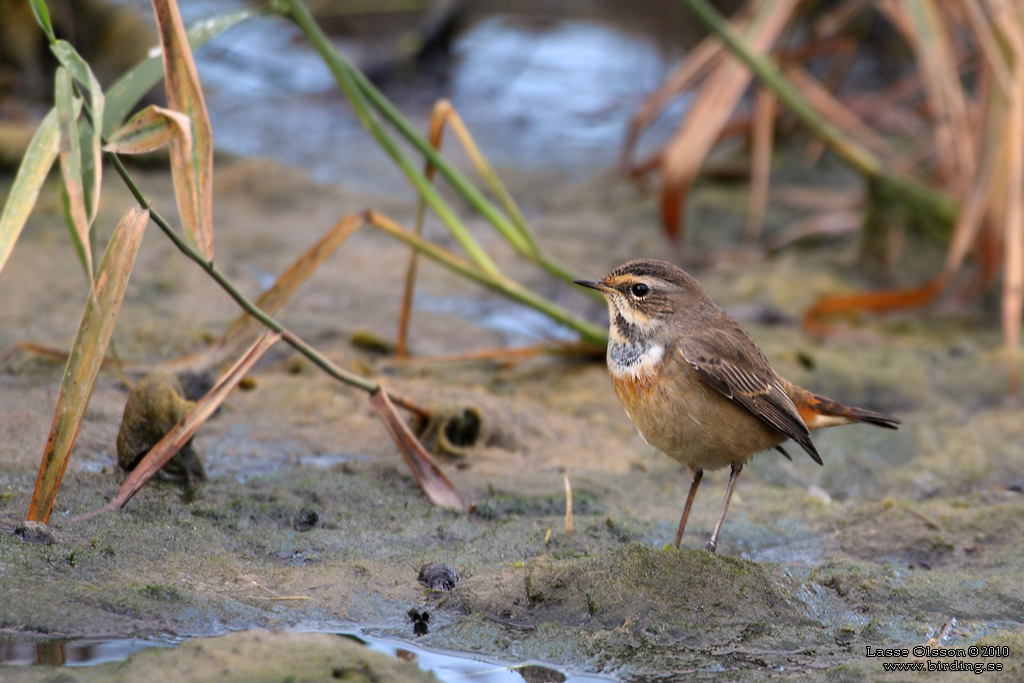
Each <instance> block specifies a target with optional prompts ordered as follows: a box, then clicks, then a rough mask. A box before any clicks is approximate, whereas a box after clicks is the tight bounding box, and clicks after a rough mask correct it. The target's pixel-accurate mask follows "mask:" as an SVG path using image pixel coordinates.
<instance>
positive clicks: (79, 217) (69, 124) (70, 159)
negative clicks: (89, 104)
mask: <svg viewBox="0 0 1024 683" xmlns="http://www.w3.org/2000/svg"><path fill="white" fill-rule="evenodd" d="M54 84H55V87H54V97H53V99H54V102H55V103H56V107H57V119H58V121H60V170H61V175H62V176H63V179H64V193H65V197H66V199H67V215H68V216H69V222H70V225H69V226H68V227H70V228H71V235H72V237H73V238H74V241H75V249H76V250H77V251H78V254H79V257H80V258H81V259H82V264H83V266H84V267H85V272H86V275H87V276H88V278H89V282H90V283H91V282H92V276H93V270H92V249H91V247H90V246H89V228H90V224H89V214H88V211H87V209H86V208H85V187H84V186H83V184H82V149H81V143H80V140H79V137H78V114H79V112H80V111H81V108H82V101H81V100H80V99H79V98H78V97H76V96H75V91H74V86H73V84H72V81H71V72H70V71H68V70H67V69H65V68H64V67H63V66H61V67H58V68H57V74H56V77H55V78H54Z"/></svg>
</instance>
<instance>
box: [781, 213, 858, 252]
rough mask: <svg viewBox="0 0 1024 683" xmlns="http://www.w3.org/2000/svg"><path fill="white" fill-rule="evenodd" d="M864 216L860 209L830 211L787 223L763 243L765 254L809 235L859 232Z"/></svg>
mask: <svg viewBox="0 0 1024 683" xmlns="http://www.w3.org/2000/svg"><path fill="white" fill-rule="evenodd" d="M863 224H864V216H863V214H862V213H861V212H860V211H830V212H829V213H823V214H818V215H816V216H809V217H807V218H804V219H803V220H799V221H796V222H795V223H791V224H789V225H787V226H786V227H785V228H783V229H782V230H779V231H778V232H777V233H775V234H773V235H772V236H771V238H770V239H768V240H767V243H766V244H765V247H764V251H765V254H772V253H774V252H776V251H778V250H779V249H782V248H783V247H786V246H789V245H790V244H792V243H793V242H796V241H798V240H803V239H807V238H810V237H843V236H846V235H855V234H857V233H858V232H860V229H861V227H862V226H863Z"/></svg>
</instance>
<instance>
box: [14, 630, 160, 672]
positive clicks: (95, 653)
mask: <svg viewBox="0 0 1024 683" xmlns="http://www.w3.org/2000/svg"><path fill="white" fill-rule="evenodd" d="M171 645H172V643H171V642H168V641H166V640H163V641H161V640H148V639H139V638H116V639H112V638H80V639H73V640H65V639H60V638H47V639H38V640H33V639H26V640H9V641H6V642H0V664H7V665H21V666H26V665H33V664H45V665H50V666H92V665H95V664H102V663H104V662H119V661H123V660H125V659H127V658H128V657H130V656H131V655H133V654H135V653H136V652H140V651H142V650H146V649H148V648H151V647H170V646H171ZM0 680H3V676H0Z"/></svg>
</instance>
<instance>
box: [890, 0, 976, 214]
mask: <svg viewBox="0 0 1024 683" xmlns="http://www.w3.org/2000/svg"><path fill="white" fill-rule="evenodd" d="M879 8H880V9H881V10H882V11H883V12H884V13H885V14H886V16H887V17H888V18H889V20H890V21H892V23H893V24H894V25H895V26H896V27H897V28H898V29H899V30H900V32H901V33H903V36H904V38H905V39H906V40H907V42H908V43H910V46H911V48H912V49H913V50H914V53H915V55H916V58H917V59H916V63H917V67H918V70H919V71H920V73H921V76H922V78H923V81H924V85H925V94H926V96H927V102H928V110H929V115H930V118H931V123H932V130H933V132H934V139H935V144H936V147H937V152H938V155H937V162H938V165H939V170H940V174H941V176H942V178H943V180H944V181H945V184H946V185H947V187H950V188H951V189H952V190H953V193H954V195H955V196H957V197H963V196H965V194H966V192H967V188H968V187H969V183H970V179H971V178H973V177H974V173H975V169H976V158H975V155H974V149H975V145H974V144H973V129H972V127H971V125H970V119H969V117H968V114H967V99H966V96H965V95H964V91H963V86H962V84H961V83H960V74H959V69H958V68H957V60H956V57H955V55H954V53H953V50H952V47H951V45H950V41H949V36H948V32H947V31H946V27H945V25H944V23H943V21H942V16H941V14H940V12H939V9H938V7H936V5H935V3H934V2H933V1H932V0H917V1H916V2H912V3H904V2H896V1H895V0H884V1H883V2H880V3H879Z"/></svg>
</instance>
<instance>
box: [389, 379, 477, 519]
mask: <svg viewBox="0 0 1024 683" xmlns="http://www.w3.org/2000/svg"><path fill="white" fill-rule="evenodd" d="M370 405H372V406H373V409H374V411H375V412H376V413H377V415H378V417H380V419H381V420H382V421H383V422H384V427H385V428H386V429H387V430H388V433H389V434H391V438H392V439H393V440H394V442H395V444H396V445H397V446H398V450H399V451H400V452H401V454H402V457H403V458H404V459H405V464H406V465H408V467H409V470H410V471H412V476H413V477H415V478H416V483H418V484H419V485H420V488H421V489H423V494H424V495H425V496H426V497H427V500H429V501H430V502H431V503H433V504H434V505H440V506H441V507H449V508H455V509H456V510H465V509H466V504H465V503H464V502H463V501H462V496H460V495H459V492H458V491H456V490H455V487H454V486H452V483H451V482H450V481H448V477H446V476H444V472H442V471H441V468H439V467H438V466H437V463H436V462H434V459H433V458H432V457H430V453H427V451H426V449H424V448H423V444H421V443H420V442H419V439H417V438H416V436H415V435H414V434H413V433H412V430H410V429H409V425H407V424H406V423H405V420H403V419H402V418H401V417H400V416H399V415H398V412H397V411H396V410H395V406H394V404H392V403H391V399H389V398H388V394H387V392H386V391H375V392H373V393H371V394H370Z"/></svg>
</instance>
